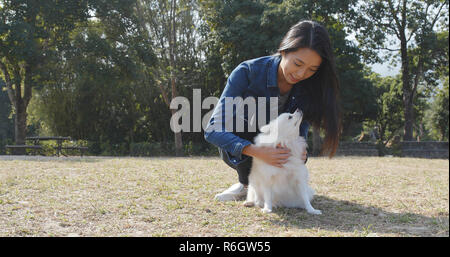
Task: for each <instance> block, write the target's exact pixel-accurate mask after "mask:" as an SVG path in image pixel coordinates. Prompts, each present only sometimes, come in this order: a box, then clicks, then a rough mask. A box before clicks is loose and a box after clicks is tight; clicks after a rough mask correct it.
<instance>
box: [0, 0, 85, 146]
mask: <svg viewBox="0 0 450 257" xmlns="http://www.w3.org/2000/svg"><path fill="white" fill-rule="evenodd" d="M1 3H2V4H1V5H0V22H1V23H0V40H1V41H0V72H1V74H2V77H3V79H4V81H5V87H6V90H7V92H8V97H9V100H10V101H11V105H12V107H13V110H14V114H15V122H14V125H15V143H16V144H25V137H26V121H27V107H28V104H29V103H30V100H31V97H32V89H33V88H34V87H36V86H38V85H39V84H40V83H41V82H42V81H41V77H40V75H41V74H42V73H43V72H44V71H43V70H44V69H45V68H44V66H45V65H46V63H47V62H48V61H49V59H51V58H52V56H53V54H54V52H55V51H56V50H57V49H58V45H59V43H61V42H63V41H64V40H65V39H66V38H67V35H68V32H70V31H71V30H72V29H73V28H74V27H75V25H76V23H77V22H79V21H82V20H85V19H87V17H88V5H87V1H70V0H63V1H56V0H43V1H29V0H14V1H12V0H4V1H2V2H1Z"/></svg>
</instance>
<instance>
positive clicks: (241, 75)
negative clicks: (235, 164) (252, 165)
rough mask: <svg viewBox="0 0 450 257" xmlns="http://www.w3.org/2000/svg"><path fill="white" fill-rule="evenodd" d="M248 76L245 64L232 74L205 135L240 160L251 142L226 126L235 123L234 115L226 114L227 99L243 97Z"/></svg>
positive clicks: (206, 138) (247, 83) (246, 87)
mask: <svg viewBox="0 0 450 257" xmlns="http://www.w3.org/2000/svg"><path fill="white" fill-rule="evenodd" d="M248 74H249V67H248V65H247V64H246V63H245V62H244V63H241V64H240V65H239V66H238V67H236V68H235V69H234V70H233V72H232V73H231V74H230V76H229V77H228V80H227V84H226V86H225V89H224V90H223V92H222V95H221V96H220V99H219V102H218V103H217V105H216V107H215V109H214V112H213V114H212V116H211V118H210V120H209V122H208V126H207V127H206V129H205V134H204V137H205V140H206V141H208V142H209V143H211V144H213V145H215V146H218V147H220V148H222V149H223V150H224V151H227V152H229V153H230V154H231V155H233V156H234V157H237V158H238V159H242V149H243V148H244V147H245V146H247V145H250V144H251V142H250V141H248V140H245V139H242V138H240V137H238V136H236V135H235V134H233V133H232V132H231V131H227V129H226V128H227V126H226V124H229V122H230V123H231V122H233V118H234V117H233V116H234V114H233V113H227V112H225V98H227V97H230V98H235V97H243V95H244V93H245V92H246V90H247V89H248V86H249V84H250V81H249V79H248Z"/></svg>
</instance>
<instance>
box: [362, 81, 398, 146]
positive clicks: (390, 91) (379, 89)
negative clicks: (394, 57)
mask: <svg viewBox="0 0 450 257" xmlns="http://www.w3.org/2000/svg"><path fill="white" fill-rule="evenodd" d="M368 79H370V80H371V81H372V83H373V84H374V86H375V91H376V101H377V112H376V117H375V118H374V119H373V120H372V121H373V122H374V124H371V123H372V122H370V120H369V121H368V122H367V123H368V124H370V127H371V128H374V127H377V128H378V133H379V138H380V140H381V141H382V142H385V143H387V142H388V141H389V140H390V139H392V138H393V137H394V136H396V135H398V134H399V131H400V129H401V128H402V127H403V124H404V121H403V109H402V101H401V94H402V87H401V78H400V76H397V77H384V78H383V77H381V76H380V75H378V74H376V73H372V74H370V75H368Z"/></svg>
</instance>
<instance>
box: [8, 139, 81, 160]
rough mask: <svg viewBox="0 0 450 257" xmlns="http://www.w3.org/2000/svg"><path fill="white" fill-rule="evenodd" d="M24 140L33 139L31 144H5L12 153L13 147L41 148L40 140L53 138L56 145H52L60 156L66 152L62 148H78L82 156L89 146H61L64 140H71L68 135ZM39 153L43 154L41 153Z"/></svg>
mask: <svg viewBox="0 0 450 257" xmlns="http://www.w3.org/2000/svg"><path fill="white" fill-rule="evenodd" d="M26 140H29V141H33V145H7V146H6V148H7V149H12V152H13V153H14V152H15V151H14V149H33V150H42V149H43V147H42V146H41V145H40V142H41V141H48V140H54V141H56V142H57V145H56V147H53V148H54V149H55V150H56V155H57V156H60V155H61V154H62V155H64V156H66V157H67V155H66V154H64V153H63V150H79V151H80V155H81V156H83V154H84V153H85V151H87V150H88V149H89V148H88V147H85V146H63V145H62V143H63V142H64V141H70V140H72V139H71V138H70V137H27V138H26ZM41 155H43V154H42V153H41Z"/></svg>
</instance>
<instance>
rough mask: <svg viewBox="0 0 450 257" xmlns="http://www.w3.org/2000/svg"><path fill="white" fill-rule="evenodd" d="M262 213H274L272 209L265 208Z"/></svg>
mask: <svg viewBox="0 0 450 257" xmlns="http://www.w3.org/2000/svg"><path fill="white" fill-rule="evenodd" d="M262 212H263V213H271V212H272V209H269V208H264V209H262Z"/></svg>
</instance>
